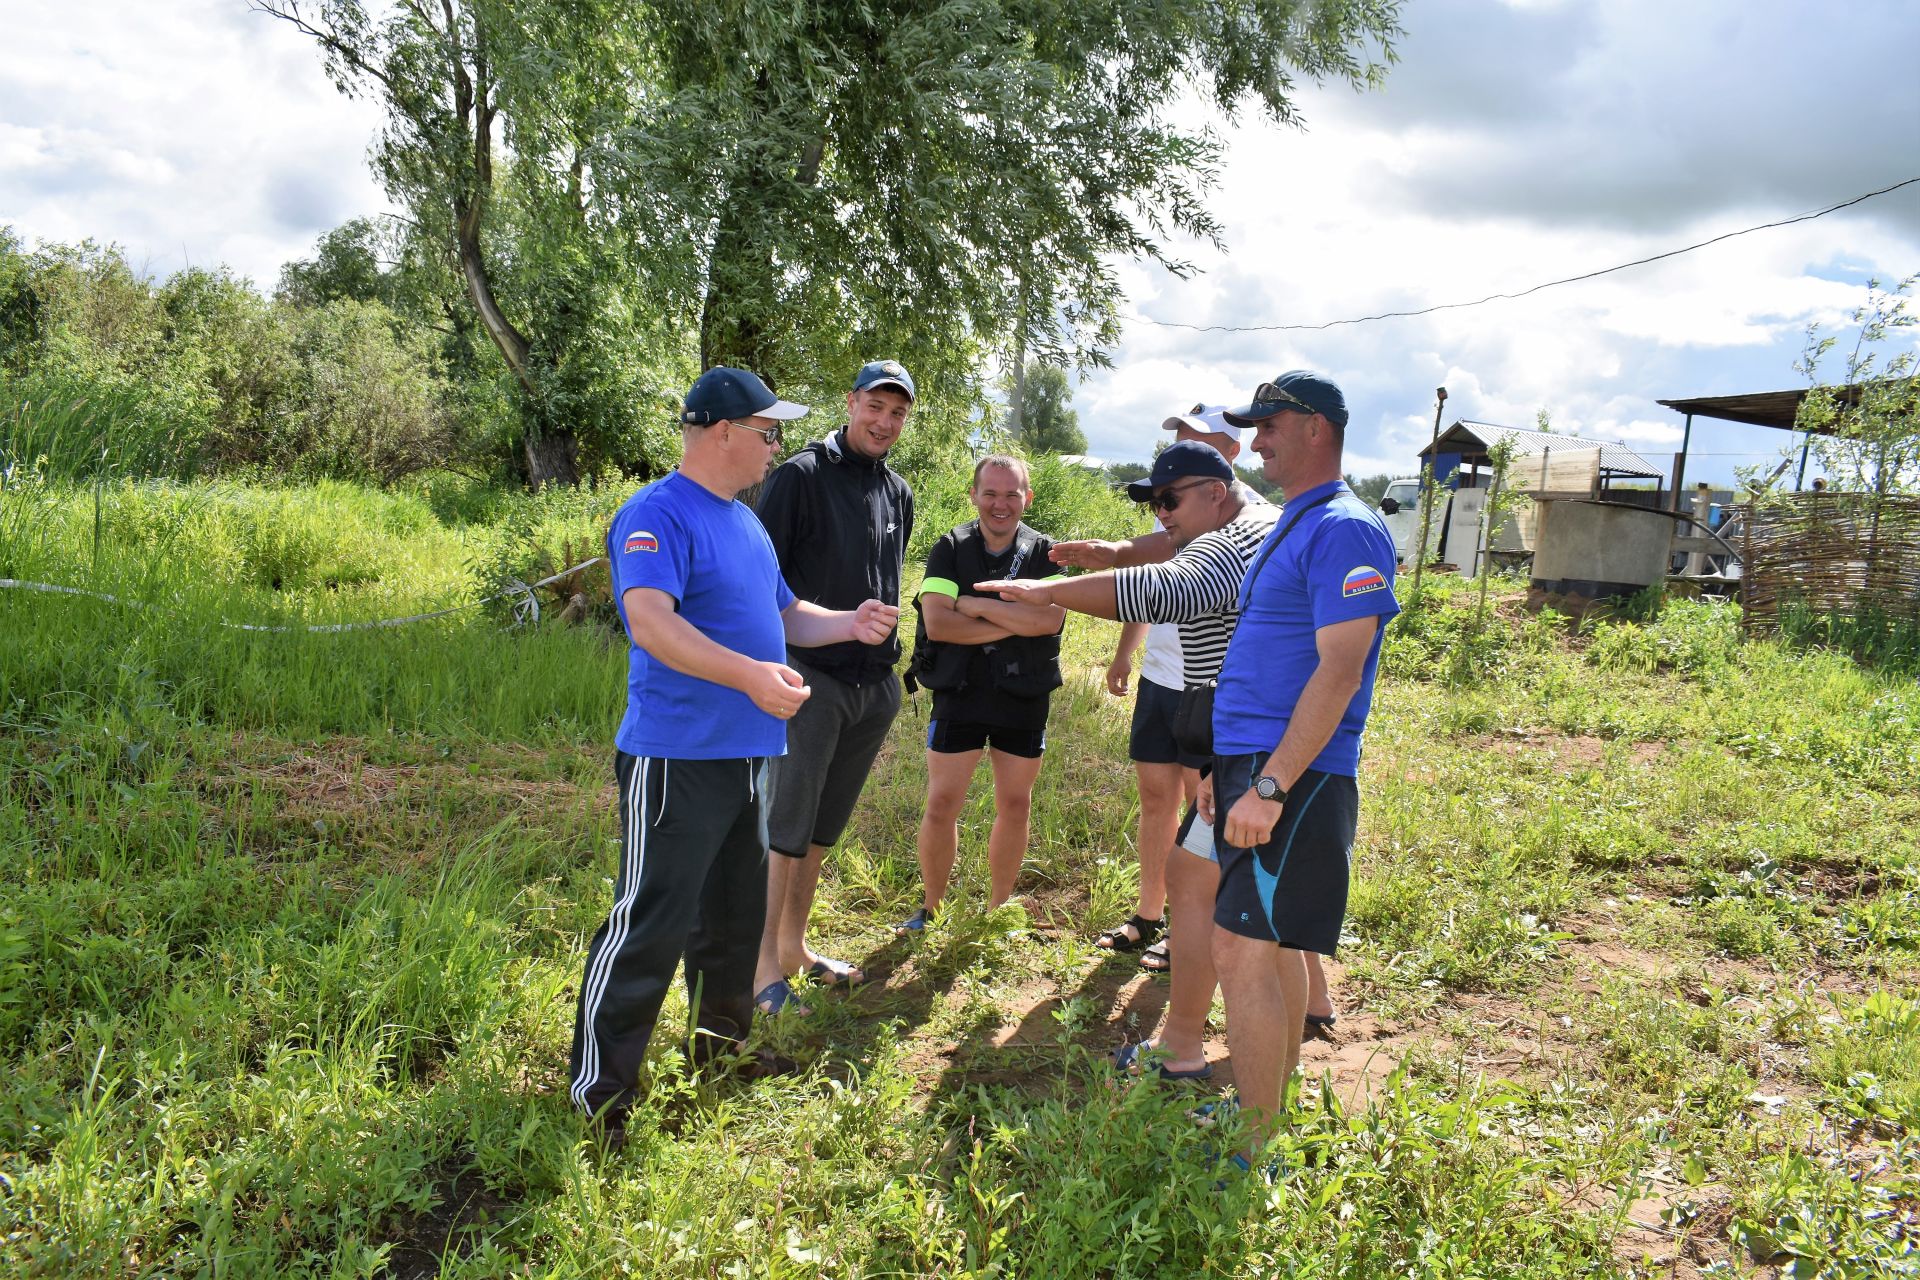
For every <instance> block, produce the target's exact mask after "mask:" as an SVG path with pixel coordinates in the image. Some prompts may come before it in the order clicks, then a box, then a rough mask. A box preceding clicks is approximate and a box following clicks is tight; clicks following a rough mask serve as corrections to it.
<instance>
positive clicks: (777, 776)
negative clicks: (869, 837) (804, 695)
mask: <svg viewBox="0 0 1920 1280" xmlns="http://www.w3.org/2000/svg"><path fill="white" fill-rule="evenodd" d="M787 665H788V666H791V667H792V668H793V669H794V670H795V671H798V672H799V673H800V674H801V675H803V676H805V677H806V678H807V684H808V685H809V686H810V687H811V688H812V689H813V696H812V697H811V698H808V699H807V700H806V701H805V702H803V703H801V704H800V710H798V711H797V712H795V713H794V715H793V718H792V719H791V720H789V721H787V754H785V755H784V756H778V757H776V758H775V759H774V761H773V763H772V765H771V766H770V768H769V770H768V776H769V781H768V784H767V786H768V790H769V791H771V792H772V794H773V808H772V811H771V813H770V814H769V816H768V818H767V834H768V835H769V836H770V837H771V839H772V841H773V851H774V852H775V853H779V854H784V855H786V856H787V857H789V858H801V857H805V856H806V854H807V852H808V849H809V847H810V846H812V845H819V846H820V847H822V848H831V847H833V845H834V844H835V843H836V842H838V841H839V839H840V837H841V835H842V834H844V833H845V831H846V829H847V821H848V820H849V819H850V818H852V817H853V807H854V804H855V802H857V801H858V800H859V799H860V788H861V787H863V786H865V785H866V782H867V774H868V773H869V772H871V771H872V769H873V760H874V757H875V756H877V755H879V754H880V744H881V743H883V742H885V741H886V740H887V729H888V727H889V726H890V725H892V724H893V717H894V716H895V714H896V713H898V712H899V710H900V681H899V680H898V679H896V678H895V677H894V674H893V672H891V671H888V672H885V673H883V674H882V675H881V676H880V678H878V679H876V680H869V681H867V682H866V683H865V684H862V685H851V684H848V683H847V682H846V681H844V680H842V679H840V678H839V677H837V676H832V675H829V674H827V673H826V672H824V671H822V670H820V669H819V668H818V667H815V666H811V665H809V664H808V663H807V661H806V659H805V658H802V657H800V656H799V655H798V654H796V653H795V652H794V651H793V650H791V649H789V650H788V651H787Z"/></svg>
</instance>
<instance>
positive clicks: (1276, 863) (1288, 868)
mask: <svg viewBox="0 0 1920 1280" xmlns="http://www.w3.org/2000/svg"><path fill="white" fill-rule="evenodd" d="M1266 761H1267V757H1266V755H1265V754H1264V753H1263V754H1260V755H1246V756H1216V757H1215V758H1214V764H1213V805H1214V808H1213V814H1214V840H1215V849H1216V851H1217V853H1218V856H1219V862H1220V893H1219V896H1218V897H1217V898H1215V899H1214V907H1213V922H1214V923H1215V924H1217V925H1219V926H1220V927H1221V928H1222V929H1225V930H1226V931H1227V932H1229V933H1237V934H1239V935H1240V936H1242V937H1245V938H1262V939H1267V940H1271V941H1273V942H1277V943H1279V944H1280V945H1281V946H1283V947H1291V948H1293V949H1294V950H1296V951H1317V952H1319V953H1320V954H1321V955H1323V956H1330V955H1332V954H1333V953H1334V949H1335V948H1336V947H1337V946H1339V944H1340V927H1341V925H1342V923H1344V921H1345V920H1346V915H1347V872H1348V859H1349V855H1350V854H1351V853H1352V850H1353V833H1354V828H1355V826H1356V825H1357V824H1358V822H1359V817H1360V789H1359V786H1358V784H1357V783H1355V781H1354V780H1353V779H1352V778H1349V777H1346V776H1345V775H1343V774H1338V773H1321V772H1319V771H1318V770H1315V769H1309V770H1307V771H1306V772H1305V773H1303V774H1301V775H1300V780H1299V781H1298V782H1296V783H1294V785H1293V787H1292V789H1291V790H1289V791H1288V793H1287V804H1286V808H1285V809H1283V810H1282V811H1281V814H1280V821H1279V822H1277V823H1275V824H1274V827H1273V834H1272V835H1271V836H1269V837H1268V838H1267V841H1266V843H1265V844H1263V845H1261V846H1260V847H1259V848H1257V849H1242V848H1239V847H1237V846H1235V845H1231V844H1228V843H1227V842H1226V840H1225V839H1224V833H1223V828H1224V827H1225V826H1226V821H1227V814H1228V813H1229V812H1230V811H1231V810H1232V809H1233V805H1234V802H1235V801H1237V800H1239V799H1240V797H1241V796H1242V795H1244V794H1246V792H1247V789H1248V788H1249V787H1250V786H1251V785H1252V783H1253V778H1254V772H1255V770H1256V769H1258V768H1259V767H1261V766H1263V765H1264V764H1266Z"/></svg>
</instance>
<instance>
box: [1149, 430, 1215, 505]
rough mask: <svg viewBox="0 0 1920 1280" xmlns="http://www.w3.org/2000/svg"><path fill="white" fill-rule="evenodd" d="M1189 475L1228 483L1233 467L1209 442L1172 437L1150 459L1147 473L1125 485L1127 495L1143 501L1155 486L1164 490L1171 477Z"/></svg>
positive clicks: (1170, 481)
mask: <svg viewBox="0 0 1920 1280" xmlns="http://www.w3.org/2000/svg"><path fill="white" fill-rule="evenodd" d="M1191 476H1199V477H1201V478H1203V479H1206V480H1223V481H1225V482H1226V483H1228V484H1232V483H1233V467H1232V466H1231V465H1230V464H1229V463H1228V462H1227V460H1226V459H1225V458H1223V457H1221V456H1220V451H1219V450H1218V449H1216V448H1214V447H1213V446H1212V445H1208V444H1201V443H1200V442H1199V441H1198V440H1176V441H1174V442H1173V443H1172V444H1170V445H1168V446H1167V447H1166V448H1164V449H1162V450H1161V451H1160V456H1159V457H1157V458H1155V459H1154V460H1153V473H1152V474H1151V475H1149V476H1148V477H1147V478H1146V479H1145V480H1135V481H1134V482H1133V483H1132V484H1130V485H1128V486H1127V496H1128V497H1129V498H1132V499H1133V500H1134V501H1135V502H1145V501H1146V500H1147V499H1148V498H1151V497H1152V496H1153V491H1154V490H1155V489H1164V488H1166V487H1167V486H1168V485H1170V484H1172V483H1173V482H1174V481H1175V480H1185V479H1187V478H1189V477H1191Z"/></svg>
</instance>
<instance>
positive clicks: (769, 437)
mask: <svg viewBox="0 0 1920 1280" xmlns="http://www.w3.org/2000/svg"><path fill="white" fill-rule="evenodd" d="M733 425H734V426H736V427H738V428H740V429H741V430H742V431H751V432H753V434H755V435H757V436H759V437H760V438H761V439H762V440H765V441H766V442H767V443H768V444H770V445H772V446H774V447H775V448H779V447H780V424H779V423H777V422H776V423H774V424H773V425H772V426H770V427H756V426H753V425H751V424H749V423H745V422H740V421H738V420H735V422H734V424H733Z"/></svg>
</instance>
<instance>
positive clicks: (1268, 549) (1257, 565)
mask: <svg viewBox="0 0 1920 1280" xmlns="http://www.w3.org/2000/svg"><path fill="white" fill-rule="evenodd" d="M1339 496H1340V490H1338V489H1335V490H1334V491H1333V492H1332V493H1329V494H1327V495H1326V496H1325V497H1320V498H1315V499H1314V500H1313V501H1312V502H1309V503H1308V504H1307V505H1306V506H1304V507H1301V508H1300V509H1299V510H1298V511H1296V512H1294V513H1293V514H1292V515H1291V516H1289V517H1287V523H1286V524H1285V525H1283V526H1281V529H1280V533H1279V535H1278V536H1276V537H1273V538H1270V539H1268V540H1267V545H1266V546H1264V547H1262V548H1260V558H1259V559H1258V560H1255V561H1254V562H1253V568H1251V569H1249V570H1247V576H1246V577H1244V578H1242V579H1241V580H1240V599H1239V601H1238V602H1237V605H1236V607H1235V610H1234V612H1236V613H1245V612H1246V611H1247V605H1248V604H1249V603H1250V602H1251V601H1252V600H1253V580H1254V579H1255V578H1257V577H1259V576H1260V570H1262V569H1264V568H1265V567H1266V564H1267V561H1268V559H1269V558H1271V557H1272V555H1273V553H1274V552H1275V551H1277V550H1279V548H1280V544H1281V543H1282V542H1285V541H1286V540H1287V535H1288V534H1290V533H1292V532H1293V526H1295V525H1297V524H1299V523H1300V517H1302V516H1304V515H1306V514H1307V512H1309V511H1311V510H1313V509H1314V508H1315V507H1321V506H1325V505H1326V504H1327V503H1329V502H1332V501H1333V500H1334V499H1335V498H1337V497H1339Z"/></svg>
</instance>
